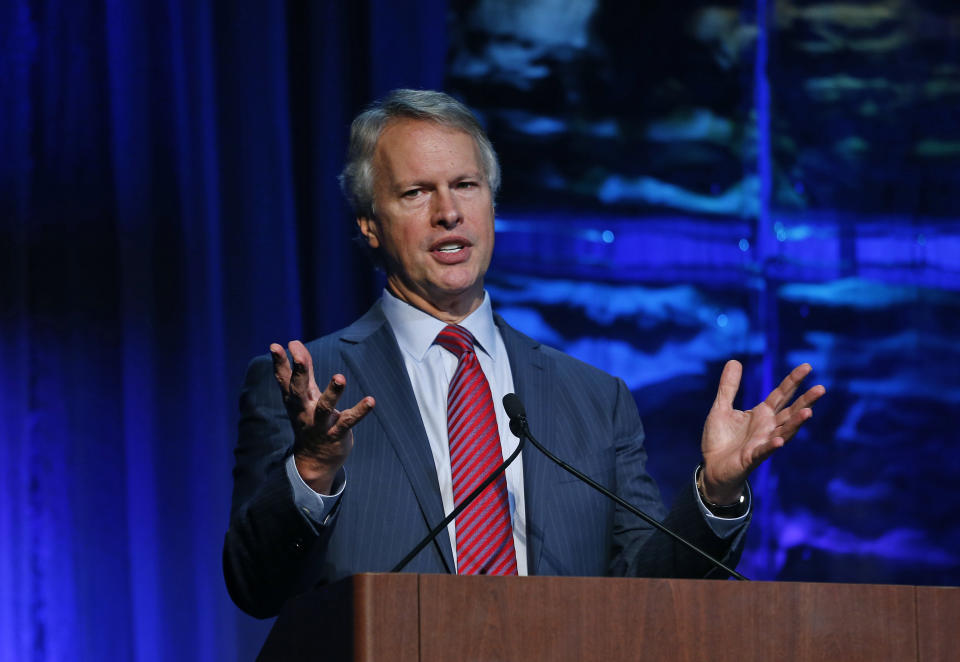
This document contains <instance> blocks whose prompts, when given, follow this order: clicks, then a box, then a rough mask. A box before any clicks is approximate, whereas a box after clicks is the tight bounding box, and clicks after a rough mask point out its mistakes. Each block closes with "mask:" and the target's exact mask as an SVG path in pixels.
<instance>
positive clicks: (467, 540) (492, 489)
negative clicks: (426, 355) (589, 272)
mask: <svg viewBox="0 0 960 662" xmlns="http://www.w3.org/2000/svg"><path fill="white" fill-rule="evenodd" d="M436 342H437V344H438V345H440V346H441V347H443V348H445V349H447V350H449V351H451V352H453V353H454V354H455V355H456V356H457V358H458V359H459V360H458V362H457V371H456V372H455V373H454V374H453V379H451V380H450V390H449V393H448V395H447V434H448V439H449V443H450V470H451V473H452V474H453V502H454V505H455V506H456V505H459V504H460V502H461V501H463V500H464V499H465V498H466V497H467V495H469V494H470V492H472V491H473V490H474V489H476V487H477V485H479V484H480V483H482V482H483V480H484V479H485V478H486V477H487V476H489V475H490V474H491V473H492V472H493V470H494V469H496V468H497V466H499V465H500V463H501V462H502V461H503V452H502V451H501V449H500V432H499V430H498V429H497V415H496V413H495V412H494V410H493V398H492V397H491V396H490V386H489V384H487V378H486V377H484V375H483V370H482V369H481V368H480V362H479V361H478V360H477V355H476V353H475V352H474V351H473V336H472V335H471V334H470V332H469V331H467V330H466V329H464V328H463V327H460V326H447V327H446V328H445V329H444V330H443V331H441V332H440V335H438V336H437V340H436ZM457 573H458V574H461V575H515V574H517V555H516V551H515V550H514V547H513V530H512V528H511V525H510V510H509V505H508V502H507V481H506V478H505V477H504V475H503V474H500V476H499V477H498V478H497V480H495V481H494V482H493V483H491V484H490V485H489V486H488V487H487V489H485V490H484V491H483V493H482V494H481V495H480V496H479V497H477V499H476V500H475V501H474V502H473V503H472V504H470V505H469V506H468V507H467V508H466V510H464V511H463V512H462V513H460V516H459V517H457Z"/></svg>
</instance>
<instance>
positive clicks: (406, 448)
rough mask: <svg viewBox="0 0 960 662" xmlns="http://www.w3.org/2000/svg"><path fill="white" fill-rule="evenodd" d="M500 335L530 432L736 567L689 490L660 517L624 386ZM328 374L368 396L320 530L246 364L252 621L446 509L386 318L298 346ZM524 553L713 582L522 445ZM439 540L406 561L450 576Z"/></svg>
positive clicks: (272, 390) (621, 571) (535, 567)
mask: <svg viewBox="0 0 960 662" xmlns="http://www.w3.org/2000/svg"><path fill="white" fill-rule="evenodd" d="M495 321H496V324H497V326H498V328H499V330H500V333H501V335H502V337H503V341H504V345H505V346H506V348H507V354H508V356H509V358H510V366H511V370H512V372H513V379H514V386H515V388H516V392H517V395H519V396H520V398H521V400H522V401H523V402H524V403H525V405H526V409H527V413H528V418H529V421H530V427H531V429H532V430H533V431H534V434H536V435H537V438H538V439H540V440H542V441H543V442H544V443H545V444H547V445H548V446H549V447H550V448H551V449H552V450H553V451H554V452H555V453H556V454H557V455H559V456H560V457H562V458H564V459H565V460H567V461H568V462H570V463H571V464H572V465H574V466H575V467H577V468H578V469H580V470H581V471H584V472H585V473H587V474H588V475H590V476H591V477H592V478H594V479H595V480H597V481H599V482H601V483H603V484H604V485H606V486H607V487H609V488H611V489H613V490H614V491H615V492H617V493H618V494H620V495H621V496H622V497H623V498H625V499H626V500H627V501H629V502H631V503H633V504H635V505H636V506H638V507H640V508H641V509H643V510H645V511H646V512H648V513H650V514H651V515H653V516H654V517H657V518H659V519H662V518H663V517H664V516H665V515H666V523H667V524H668V525H669V526H671V527H673V528H674V529H675V530H677V531H678V532H680V533H681V535H684V536H685V537H687V538H688V539H690V540H692V541H693V542H695V543H698V544H700V545H701V546H702V547H704V548H706V549H707V550H708V551H711V552H712V553H713V554H714V555H716V556H718V557H721V559H722V560H724V561H726V562H727V563H735V562H736V557H737V556H738V555H739V553H740V549H741V548H742V542H743V536H744V530H745V528H746V527H744V530H740V531H739V532H738V533H737V535H735V536H733V537H732V538H731V539H729V540H721V539H719V538H717V537H716V536H715V535H714V534H713V533H712V531H711V530H710V528H709V526H708V525H707V524H706V522H705V521H704V518H703V517H702V515H701V513H700V511H699V509H698V507H697V504H696V499H695V496H694V490H693V487H692V486H691V487H689V488H688V489H683V490H681V493H680V494H679V496H678V497H677V499H676V502H675V503H674V506H673V509H672V510H671V511H670V513H669V514H667V511H666V509H665V508H664V506H663V503H662V501H661V500H660V495H659V491H658V490H657V487H656V485H655V484H654V482H653V480H652V478H651V477H650V476H649V474H648V473H647V472H646V470H645V464H646V452H645V451H644V448H643V428H642V426H641V423H640V418H639V415H638V413H637V409H636V404H635V403H634V401H633V398H632V396H631V395H630V392H629V391H628V390H627V388H626V385H625V384H624V383H623V382H622V381H621V380H619V379H615V378H613V377H611V376H610V375H607V374H606V373H604V372H602V371H600V370H597V369H596V368H593V367H591V366H589V365H587V364H585V363H582V362H580V361H577V360H576V359H573V358H571V357H569V356H567V355H565V354H563V353H561V352H558V351H557V350H555V349H552V348H550V347H547V346H545V345H541V344H539V343H538V342H536V341H534V340H532V339H530V338H528V337H527V336H524V335H523V334H521V333H519V332H518V331H516V330H514V329H513V328H511V327H510V326H509V325H507V324H506V323H505V322H504V321H503V319H501V318H500V317H499V316H495ZM307 349H308V350H309V351H310V354H311V356H312V357H313V362H314V372H315V374H316V375H318V377H319V378H320V379H321V380H323V379H325V378H326V377H328V376H329V375H333V374H335V373H337V372H340V373H342V374H343V375H345V376H346V380H347V386H346V389H345V392H344V394H343V401H344V402H349V403H353V402H356V401H358V400H359V399H360V398H361V397H363V396H365V395H372V396H374V397H375V398H376V400H377V406H376V408H375V409H374V410H373V412H372V413H371V414H370V415H368V416H367V417H366V418H365V419H364V420H363V421H361V422H360V423H359V424H358V425H357V426H356V428H355V435H356V440H357V441H356V444H355V446H354V449H353V451H352V453H351V455H350V458H349V459H348V461H347V464H346V471H347V475H348V483H349V484H348V486H347V488H346V490H345V491H344V493H343V496H342V498H341V500H340V503H339V504H338V506H337V509H338V512H336V514H335V517H334V518H333V519H332V521H331V524H330V525H328V526H326V527H323V528H321V529H319V530H315V528H314V527H313V525H312V524H310V523H309V522H308V520H307V519H306V518H305V517H304V516H303V515H301V513H299V512H298V511H297V509H296V507H295V506H294V503H293V497H292V493H291V488H290V484H289V481H288V480H287V477H286V474H285V472H284V469H283V462H284V460H285V459H286V457H287V456H288V455H289V454H290V453H291V452H292V448H293V433H292V429H291V426H290V422H289V420H288V419H287V415H286V411H285V410H284V407H283V403H282V401H281V398H280V393H279V389H278V388H277V386H276V382H275V380H274V378H273V366H272V362H271V360H270V357H269V356H262V357H258V358H256V359H254V360H253V361H252V362H251V364H250V367H249V368H248V371H247V377H246V382H245V385H244V389H243V393H242V396H241V420H240V435H239V442H238V445H237V449H236V467H235V469H234V493H233V513H232V517H231V523H230V528H229V530H228V532H227V535H226V539H225V542H224V550H223V561H224V573H225V576H226V580H227V587H228V589H229V591H230V594H231V596H232V597H233V599H234V601H235V602H236V603H237V604H238V605H239V606H240V607H241V608H242V609H244V610H245V611H247V612H249V613H251V614H253V615H256V616H261V617H265V616H270V615H273V614H275V613H277V612H278V611H279V609H280V607H281V606H282V604H283V602H284V601H285V600H286V599H287V598H288V597H290V596H292V595H295V594H296V593H299V592H302V591H304V590H307V589H309V588H310V587H312V586H314V585H316V584H318V583H326V582H330V581H333V580H336V579H339V578H341V577H345V576H348V575H351V574H353V573H357V572H382V571H387V570H389V569H390V568H391V567H392V566H393V565H394V564H395V563H396V562H397V561H398V560H399V559H400V558H401V557H402V556H403V555H404V554H405V553H406V552H407V551H409V550H410V549H411V548H412V547H413V546H414V545H415V544H416V543H417V542H418V541H419V540H420V539H421V538H422V537H423V536H424V535H425V534H426V533H427V531H428V530H429V529H430V528H431V527H432V526H434V525H435V524H436V523H438V522H439V521H440V520H441V519H442V518H443V515H444V512H443V505H442V503H441V497H440V490H439V487H438V484H437V478H436V471H435V469H434V461H433V457H432V455H431V452H430V448H429V444H428V441H427V437H426V432H425V431H424V428H423V424H422V422H421V420H420V415H419V411H418V408H417V403H416V399H415V397H414V394H413V390H412V388H411V386H410V381H409V378H408V376H407V373H406V370H405V368H404V365H403V360H402V358H401V356H400V350H399V348H398V346H397V342H396V340H395V338H394V336H393V332H392V331H391V329H390V326H389V324H388V323H387V322H386V319H385V317H384V315H383V313H382V311H381V310H380V304H379V303H377V304H375V305H374V306H373V308H371V309H370V311H368V312H367V314H366V315H364V316H363V317H362V318H360V319H359V320H358V321H357V322H355V323H354V324H352V325H351V326H349V327H347V328H346V329H344V330H342V331H340V332H337V333H334V334H331V335H329V336H326V337H324V338H321V339H319V340H315V341H312V342H310V343H308V344H307ZM523 456H524V457H523V462H524V467H523V471H524V490H525V496H526V511H527V512H526V515H527V557H528V559H527V560H528V568H529V573H530V574H531V575H534V574H539V575H583V576H592V575H640V576H671V577H702V576H708V575H709V573H710V567H709V565H708V564H705V562H703V561H701V560H700V559H699V558H696V557H694V556H693V555H692V554H690V553H689V552H686V551H685V550H682V549H677V548H676V547H675V545H674V543H672V541H670V540H669V539H668V538H666V536H664V535H663V534H659V533H653V532H652V530H651V528H650V527H649V526H647V525H646V524H645V523H643V522H641V521H640V520H639V519H637V518H635V517H634V516H632V515H630V514H629V513H626V512H624V511H622V510H621V509H620V508H618V507H616V506H615V504H613V503H612V502H610V501H608V500H607V499H606V498H604V497H603V496H602V495H600V494H598V493H596V492H594V491H593V490H592V489H591V488H589V487H587V486H586V485H583V484H581V483H579V482H578V481H576V479H574V478H572V477H570V476H569V475H567V474H566V473H564V472H563V471H562V470H561V469H559V468H558V467H556V466H554V465H552V464H551V463H550V462H549V460H547V459H546V458H545V457H543V456H542V455H540V453H538V452H537V451H536V450H535V449H533V448H532V447H528V448H527V449H525V450H524V452H523ZM453 567H454V564H453V556H452V551H451V547H450V542H449V539H448V537H447V535H446V531H444V532H441V534H440V536H439V537H438V538H437V540H436V542H435V543H434V544H433V545H431V546H429V547H427V548H426V549H425V550H423V551H422V552H421V553H420V554H419V556H417V558H415V559H414V560H413V561H412V562H411V563H410V565H409V566H408V567H407V571H409V572H440V573H446V572H451V569H452V568H453Z"/></svg>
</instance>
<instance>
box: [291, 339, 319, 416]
mask: <svg viewBox="0 0 960 662" xmlns="http://www.w3.org/2000/svg"><path fill="white" fill-rule="evenodd" d="M287 347H288V348H289V349H290V357H291V358H292V359H293V375H292V377H291V378H290V390H291V391H292V392H293V394H294V395H296V396H297V397H299V398H300V399H301V400H302V401H304V402H308V401H310V400H315V399H316V398H317V396H319V395H320V389H319V388H317V383H316V381H314V379H313V359H312V358H310V352H308V351H307V348H306V347H304V346H303V343H302V342H300V341H299V340H293V341H291V342H290V344H289V345H287Z"/></svg>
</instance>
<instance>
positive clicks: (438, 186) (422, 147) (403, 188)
mask: <svg viewBox="0 0 960 662" xmlns="http://www.w3.org/2000/svg"><path fill="white" fill-rule="evenodd" d="M373 167H374V209H375V212H374V213H375V218H373V219H368V218H360V219H358V220H357V222H358V223H359V225H360V230H361V232H362V233H363V235H364V236H365V237H366V239H367V241H368V242H369V243H370V245H371V246H372V247H373V248H379V249H380V253H381V255H382V256H383V258H384V262H385V266H386V271H387V281H388V283H389V285H390V288H391V290H392V291H393V293H394V294H396V295H397V296H398V297H399V298H401V299H403V300H404V301H407V302H408V303H411V304H413V305H415V306H417V307H418V308H420V309H422V310H425V311H426V312H428V313H430V314H432V315H434V316H436V317H439V318H441V319H444V320H446V321H459V320H460V319H462V318H463V317H466V316H467V315H468V314H470V313H471V312H473V310H475V309H476V308H477V307H478V306H479V305H480V303H481V302H482V300H483V276H484V274H485V273H486V271H487V267H488V266H489V265H490V257H491V255H492V253H493V200H492V195H491V192H490V187H489V186H488V185H487V180H486V178H485V177H484V176H483V173H482V170H481V168H480V163H479V159H478V158H477V150H476V146H475V145H474V141H473V138H471V137H470V135H469V134H467V133H464V132H463V131H458V130H456V129H450V128H447V127H444V126H441V125H439V124H435V123H433V122H427V121H422V120H398V121H394V122H391V123H390V124H389V125H387V128H386V129H384V131H383V133H382V134H381V135H380V140H379V141H378V142H377V150H376V152H375V155H374V159H373Z"/></svg>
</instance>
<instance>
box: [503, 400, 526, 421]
mask: <svg viewBox="0 0 960 662" xmlns="http://www.w3.org/2000/svg"><path fill="white" fill-rule="evenodd" d="M503 409H504V411H506V412H507V416H509V417H510V422H511V423H512V422H513V421H514V419H517V418H526V417H527V411H526V409H524V408H523V403H522V402H520V398H518V397H517V394H516V393H507V394H506V395H505V396H503ZM511 427H512V426H511Z"/></svg>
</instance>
